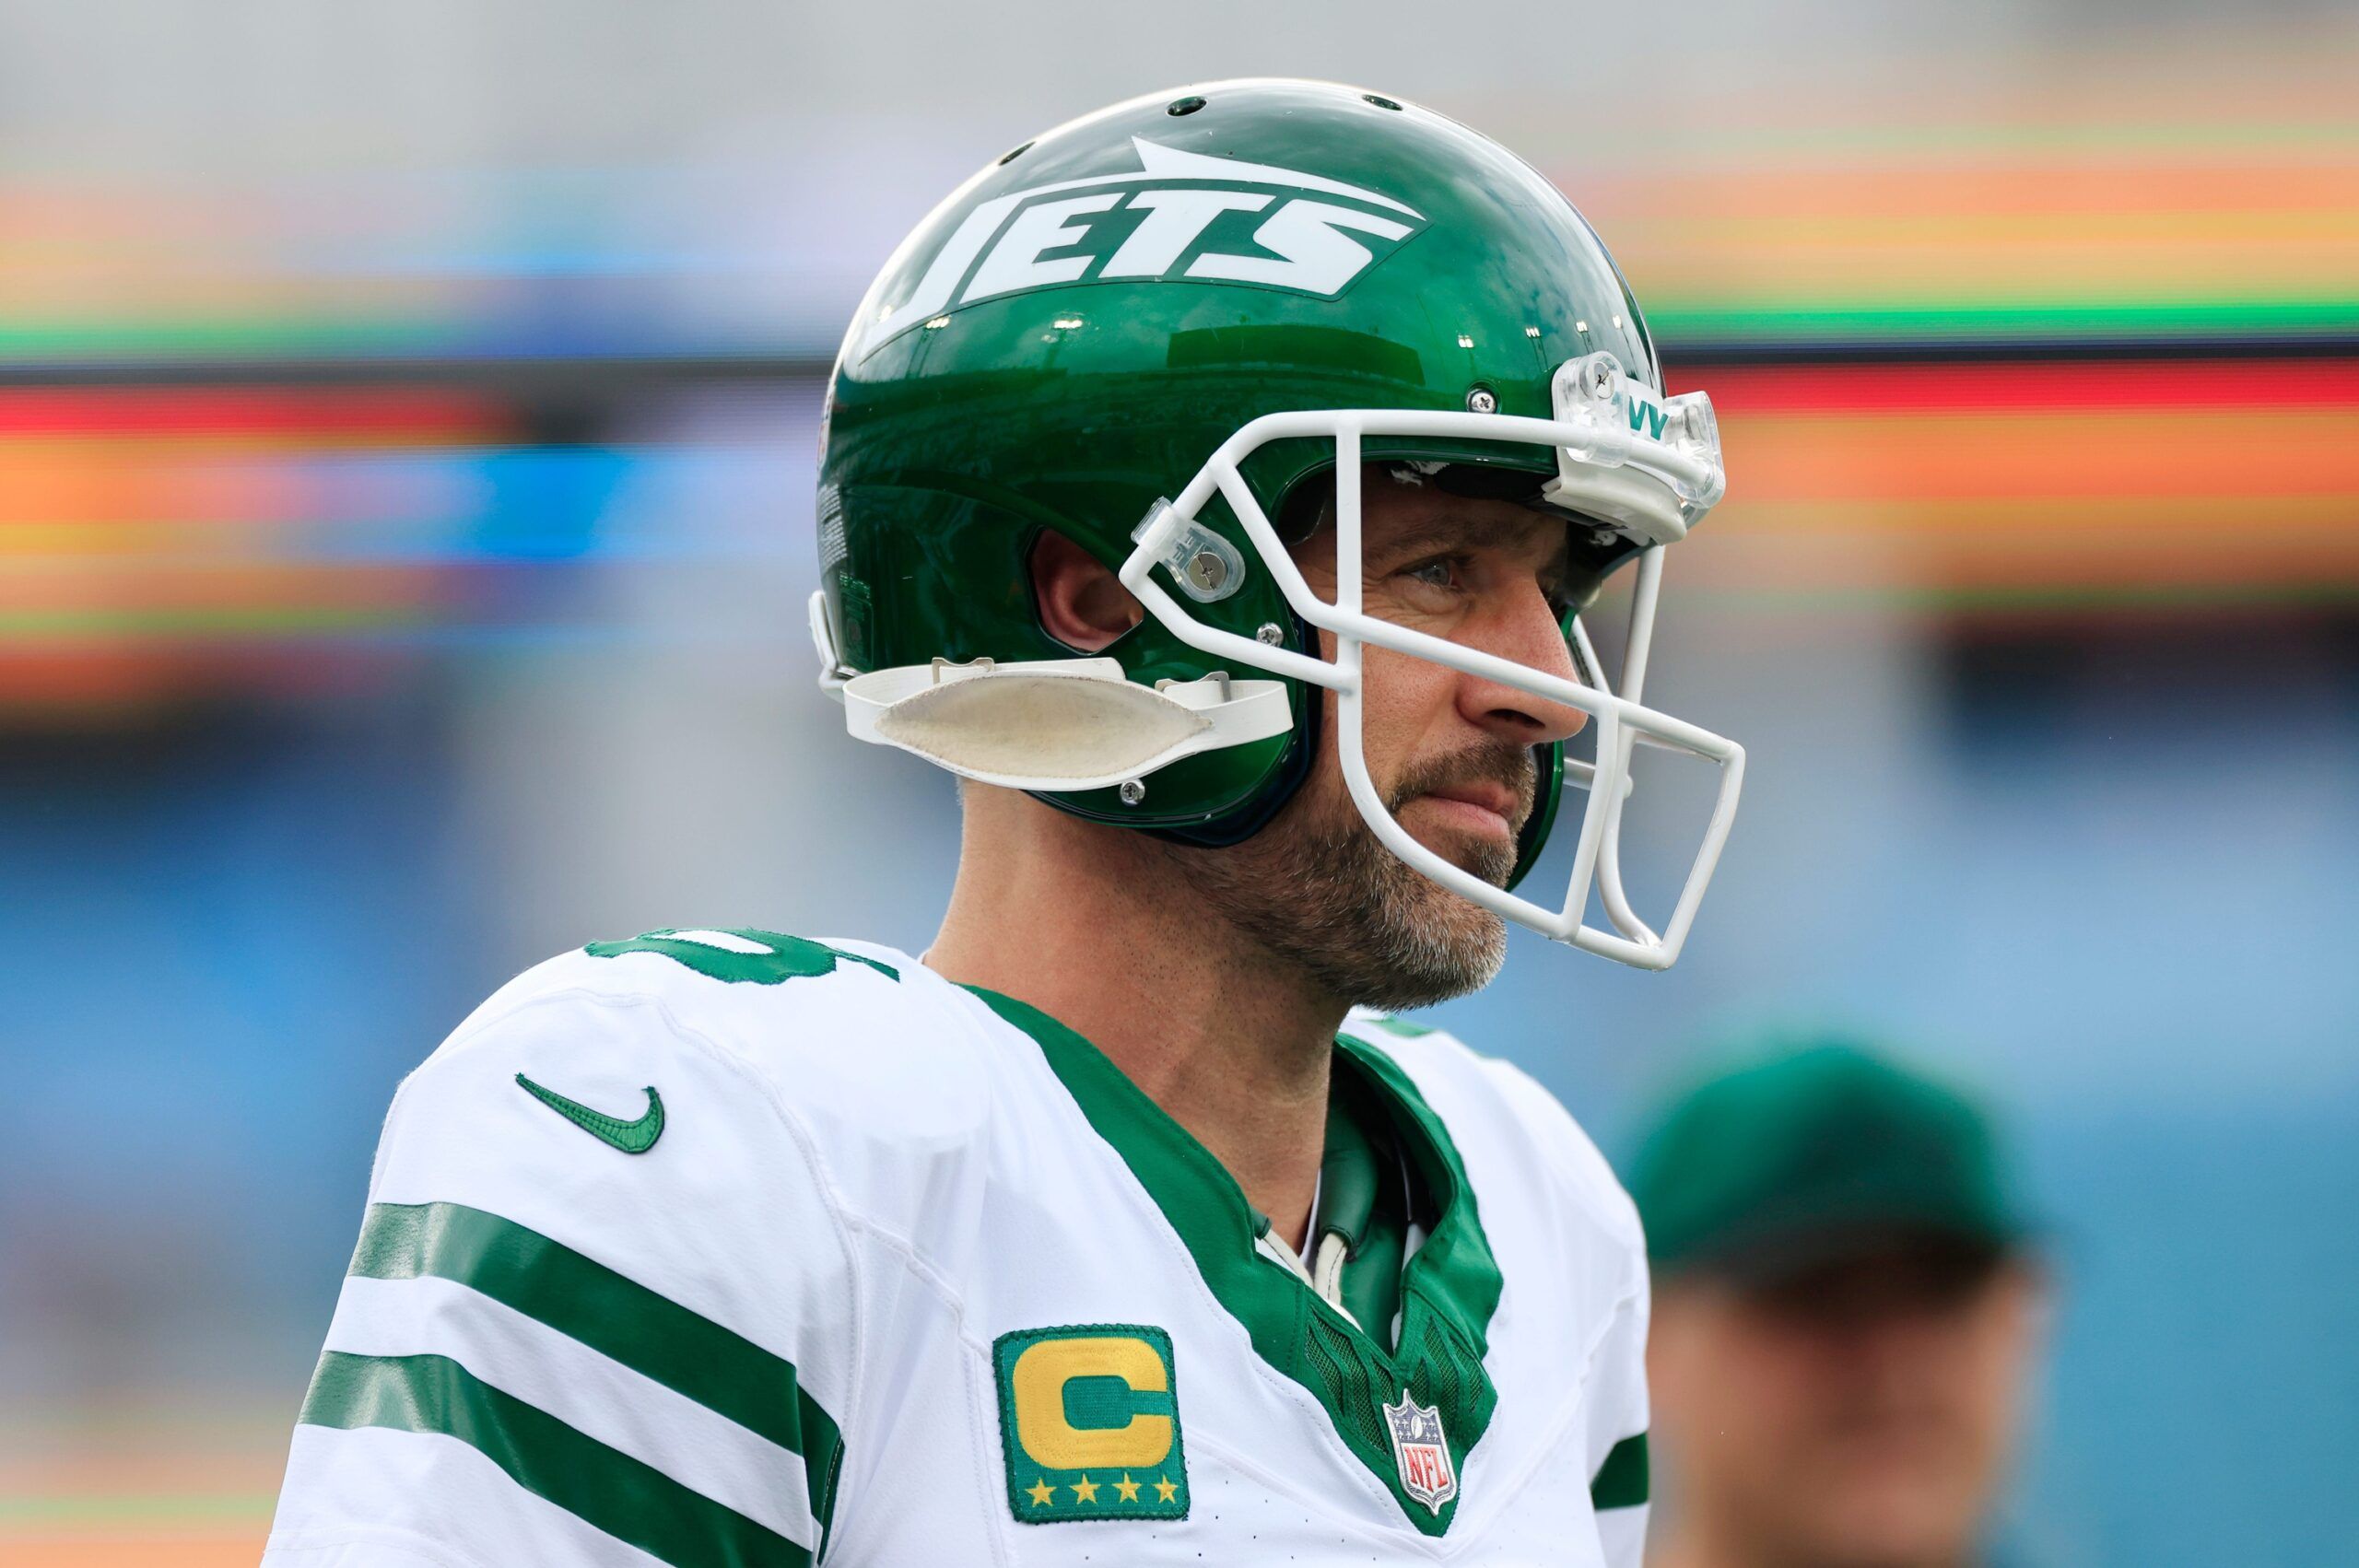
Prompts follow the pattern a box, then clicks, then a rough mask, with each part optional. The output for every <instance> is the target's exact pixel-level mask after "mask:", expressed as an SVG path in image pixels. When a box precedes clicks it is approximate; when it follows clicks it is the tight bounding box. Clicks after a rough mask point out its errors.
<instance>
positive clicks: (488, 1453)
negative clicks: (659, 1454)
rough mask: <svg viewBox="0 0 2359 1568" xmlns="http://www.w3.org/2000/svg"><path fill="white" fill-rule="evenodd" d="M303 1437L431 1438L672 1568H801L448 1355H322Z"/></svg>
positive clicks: (790, 1547) (736, 1521)
mask: <svg viewBox="0 0 2359 1568" xmlns="http://www.w3.org/2000/svg"><path fill="white" fill-rule="evenodd" d="M299 1420H300V1421H301V1422H303V1423H304V1424H306V1425H310V1426H327V1427H339V1428H343V1429H345V1430H347V1431H349V1430H351V1429H354V1428H357V1427H370V1426H377V1427H389V1428H392V1429H393V1430H394V1431H396V1432H420V1433H440V1434H441V1435H443V1436H446V1437H455V1438H457V1439H458V1440H459V1441H460V1442H462V1443H464V1444H466V1445H468V1446H469V1447H472V1448H475V1449H476V1450H477V1451H479V1452H480V1453H482V1454H483V1455H484V1456H485V1457H487V1458H489V1459H490V1460H491V1462H492V1463H493V1464H495V1465H498V1466H499V1468H500V1469H502V1470H504V1471H506V1472H507V1473H508V1477H509V1479H510V1480H513V1481H514V1482H515V1483H516V1484H517V1485H519V1486H521V1487H522V1488H523V1489H524V1490H525V1491H527V1492H532V1493H534V1495H535V1496H538V1497H541V1498H544V1499H546V1500H547V1501H548V1502H550V1503H553V1504H557V1506H558V1507H560V1508H562V1509H564V1510H565V1511H566V1512H567V1513H569V1514H571V1515H575V1516H576V1517H578V1518H580V1519H582V1520H584V1521H586V1522H587V1523H589V1524H591V1525H593V1526H595V1527H597V1528H599V1529H601V1530H604V1531H605V1532H606V1534H608V1535H610V1536H613V1537H614V1538H615V1539H617V1540H622V1541H628V1542H629V1543H630V1544H631V1545H633V1546H635V1547H637V1548H639V1549H640V1550H641V1551H644V1552H647V1553H648V1554H649V1555H651V1556H652V1557H656V1558H658V1559H661V1560H662V1561H663V1562H668V1563H671V1564H672V1565H673V1568H808V1564H809V1563H810V1562H811V1553H810V1552H809V1551H807V1550H804V1548H802V1547H800V1546H797V1545H796V1544H795V1543H794V1542H792V1541H791V1540H789V1539H786V1538H785V1537H784V1536H782V1535H780V1534H778V1533H777V1532H776V1531H774V1530H771V1529H769V1528H766V1527H763V1526H761V1525H759V1524H757V1523H755V1522H754V1521H753V1520H751V1519H748V1518H747V1517H745V1515H743V1514H740V1513H738V1512H736V1511H735V1510H734V1509H731V1508H726V1507H723V1506H722V1504H718V1503H715V1502H713V1501H712V1500H711V1499H710V1498H709V1497H706V1496H704V1495H702V1494H701V1493H699V1492H695V1491H692V1490H690V1489H689V1488H687V1487H686V1486H683V1485H681V1484H680V1483H679V1482H678V1481H676V1480H673V1479H672V1478H671V1477H670V1476H667V1475H665V1474H664V1473H663V1471H661V1470H658V1469H654V1468H653V1467H652V1466H650V1465H647V1464H643V1463H641V1462H640V1460H638V1459H634V1458H632V1457H630V1456H629V1455H628V1454H623V1453H618V1452H616V1450H615V1449H612V1448H609V1447H607V1446H606V1445H604V1444H603V1443H601V1442H599V1441H598V1440H597V1439H595V1438H593V1437H589V1436H585V1435H584V1434H583V1433H580V1432H578V1431H576V1430H575V1429H573V1428H572V1427H570V1426H568V1425H567V1424H566V1423H565V1422H561V1421H559V1420H557V1418H556V1417H555V1416H552V1415H549V1414H547V1413H546V1412H545V1411H542V1410H536V1409H534V1407H533V1406H531V1405H528V1404H526V1403H524V1401H523V1400H522V1399H519V1398H514V1397H512V1396H511V1395H508V1394H503V1393H501V1392H500V1391H499V1389H497V1388H494V1387H491V1386H490V1385H489V1384H487V1383H483V1382H480V1381H478V1380H477V1379H476V1378H475V1376H474V1375H472V1374H471V1373H469V1372H468V1371H467V1369H466V1368H465V1367H463V1366H461V1365H460V1364H459V1363H457V1362H455V1361H452V1360H451V1359H450V1358H449V1357H448V1356H434V1355H419V1356H358V1355H347V1354H346V1353H345V1352H342V1351H330V1352H327V1353H326V1354H324V1355H323V1356H321V1357H320V1365H319V1370H318V1371H316V1372H315V1373H313V1374H312V1375H311V1393H310V1394H309V1395H307V1396H306V1397H305V1398H304V1400H303V1413H302V1415H301V1416H300V1417H299Z"/></svg>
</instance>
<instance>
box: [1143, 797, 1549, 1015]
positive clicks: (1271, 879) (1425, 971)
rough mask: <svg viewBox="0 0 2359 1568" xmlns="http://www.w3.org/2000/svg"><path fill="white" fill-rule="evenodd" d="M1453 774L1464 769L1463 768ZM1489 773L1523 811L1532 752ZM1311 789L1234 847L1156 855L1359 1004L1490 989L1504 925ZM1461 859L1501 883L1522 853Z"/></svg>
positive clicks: (1269, 946)
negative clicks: (1508, 785)
mask: <svg viewBox="0 0 2359 1568" xmlns="http://www.w3.org/2000/svg"><path fill="white" fill-rule="evenodd" d="M1510 769H1512V771H1509V770H1510ZM1489 771H1491V772H1493V773H1494V775H1495V776H1496V775H1501V774H1504V775H1505V776H1507V777H1508V778H1511V779H1512V780H1513V781H1514V782H1515V783H1516V784H1517V786H1518V788H1519V790H1520V793H1521V795H1522V797H1523V799H1524V801H1525V802H1526V806H1525V810H1526V812H1527V813H1528V812H1529V810H1530V802H1531V799H1532V782H1533V779H1532V764H1531V762H1530V759H1529V754H1528V753H1518V754H1516V755H1515V758H1514V761H1513V763H1511V764H1510V763H1508V762H1506V761H1504V760H1502V761H1501V763H1500V765H1499V766H1498V767H1496V768H1493V769H1490V770H1489ZM1465 773H1466V769H1465V767H1464V766H1462V765H1461V766H1458V767H1454V768H1451V769H1449V775H1450V777H1452V778H1459V777H1463V776H1464V775H1465ZM1439 782H1441V780H1440V779H1438V778H1432V777H1431V774H1430V772H1429V774H1428V776H1427V777H1426V778H1421V779H1418V780H1413V781H1410V782H1409V783H1407V784H1404V786H1403V787H1402V789H1400V790H1397V791H1396V792H1395V794H1394V795H1393V796H1391V797H1389V798H1388V799H1387V800H1386V801H1385V805H1386V807H1387V809H1388V810H1391V812H1393V813H1395V814H1396V815H1397V814H1398V813H1399V812H1400V809H1401V807H1402V806H1403V805H1404V804H1406V803H1407V802H1409V801H1411V800H1413V799H1414V798H1415V797H1416V796H1417V795H1418V794H1420V793H1423V792H1425V791H1426V790H1428V789H1431V788H1434V787H1436V786H1437V785H1438V783H1439ZM1315 792H1316V791H1314V790H1313V789H1311V788H1306V789H1304V790H1301V791H1300V792H1299V793H1297V795H1296V796H1295V798H1294V799H1293V800H1292V801H1290V802H1287V804H1286V807H1285V810H1284V811H1282V812H1280V813H1278V815H1277V817H1276V818H1275V819H1274V820H1273V821H1272V822H1271V823H1270V825H1268V826H1267V827H1265V828H1263V829H1262V831H1261V832H1260V833H1257V834H1255V835H1254V836H1253V837H1251V838H1249V839H1247V840H1246V841H1245V842H1244V843H1242V844H1239V845H1236V846H1234V847H1232V848H1226V849H1217V850H1207V849H1201V848H1189V847H1187V846H1184V845H1177V844H1166V845H1163V846H1161V848H1163V850H1164V852H1165V854H1166V855H1167V856H1168V858H1169V859H1170V860H1171V862H1172V864H1173V866H1174V867H1175V869H1176V870H1177V871H1178V872H1179V873H1180V876H1181V877H1182V878H1183V879H1184V880H1186V881H1187V882H1188V883H1189V884H1190V885H1191V886H1192V887H1193V888H1194V889H1195V890H1196V893H1197V895H1198V896H1199V897H1201V898H1202V899H1203V902H1204V904H1205V905H1206V906H1207V907H1208V908H1209V909H1210V910H1211V911H1212V913H1213V914H1215V916H1217V917H1219V918H1220V919H1223V920H1226V922H1227V923H1228V924H1229V925H1231V926H1233V927H1235V928H1236V929H1237V930H1238V931H1240V932H1242V933H1243V934H1244V936H1245V937H1246V939H1247V940H1248V941H1249V942H1252V943H1253V944H1255V945H1256V946H1258V947H1260V948H1261V949H1262V951H1264V952H1266V953H1269V954H1272V955H1273V956H1274V957H1276V958H1278V959H1280V960H1282V961H1285V962H1286V963H1289V964H1292V965H1296V966H1297V967H1298V968H1299V969H1301V971H1302V972H1303V973H1304V974H1306V975H1308V976H1309V977H1310V978H1311V979H1312V980H1313V981H1315V982H1316V983H1317V984H1318V985H1319V986H1320V988H1321V989H1324V990H1326V991H1327V992H1328V993H1330V994H1331V995H1332V996H1335V997H1337V998H1339V999H1341V1000H1344V1002H1346V1003H1348V1004H1350V1005H1352V1006H1355V1007H1372V1008H1377V1009H1379V1010H1381V1011H1384V1012H1406V1011H1408V1010H1410V1009H1413V1008H1419V1007H1431V1006H1432V1005H1434V1004H1435V1003H1436V1002H1441V1001H1448V1000H1450V999H1451V998H1452V997H1460V996H1464V995H1466V994H1467V993H1469V992H1471V991H1477V990H1480V989H1483V988H1484V987H1485V986H1486V985H1488V984H1490V983H1491V981H1492V980H1493V979H1494V978H1496V977H1497V975H1498V972H1499V966H1500V965H1502V964H1504V963H1505V962H1506V961H1507V953H1508V930H1507V923H1506V922H1505V921H1504V920H1502V919H1499V917H1497V916H1496V915H1494V914H1492V913H1491V912H1490V911H1489V910H1487V909H1485V908H1482V907H1479V906H1477V905H1474V904H1471V903H1469V902H1468V901H1467V900H1465V899H1463V898H1461V897H1460V896H1459V895H1457V894H1455V893H1452V892H1450V891H1449V889H1448V888H1446V887H1443V886H1442V885H1441V884H1440V883H1437V882H1435V881H1434V880H1433V879H1432V878H1430V877H1428V876H1426V874H1425V873H1424V872H1419V871H1417V870H1415V869H1414V868H1413V867H1411V866H1410V865H1409V864H1408V862H1406V861H1405V860H1402V859H1401V858H1400V857H1399V856H1397V855H1395V854H1394V853H1393V852H1392V851H1391V850H1390V849H1388V848H1385V847H1384V846H1383V844H1382V843H1380V842H1379V840H1378V839H1377V837H1376V834H1375V832H1374V831H1373V830H1372V829H1371V828H1370V827H1369V826H1368V825H1367V821H1366V820H1365V819H1363V818H1362V817H1361V815H1360V813H1359V810H1358V808H1357V807H1356V806H1354V805H1353V804H1352V803H1351V802H1350V800H1349V799H1348V798H1345V799H1343V800H1341V801H1339V802H1334V803H1333V804H1332V806H1330V807H1329V808H1328V809H1327V810H1326V811H1324V812H1323V813H1322V812H1320V810H1319V806H1320V803H1321V802H1314V800H1313V799H1312V797H1313V795H1314V793H1315ZM1461 863H1464V864H1465V869H1466V870H1467V871H1469V872H1473V874H1474V875H1476V876H1479V877H1481V878H1482V879H1483V880H1484V881H1485V882H1487V883H1491V884H1492V885H1493V886H1495V887H1503V886H1505V885H1506V884H1507V880H1508V876H1509V875H1511V874H1512V873H1513V872H1514V870H1515V853H1514V851H1513V850H1512V849H1509V848H1500V847H1499V846H1497V845H1495V844H1485V845H1483V846H1482V847H1481V848H1479V849H1478V850H1476V851H1475V853H1474V854H1473V858H1472V861H1471V863H1466V862H1461Z"/></svg>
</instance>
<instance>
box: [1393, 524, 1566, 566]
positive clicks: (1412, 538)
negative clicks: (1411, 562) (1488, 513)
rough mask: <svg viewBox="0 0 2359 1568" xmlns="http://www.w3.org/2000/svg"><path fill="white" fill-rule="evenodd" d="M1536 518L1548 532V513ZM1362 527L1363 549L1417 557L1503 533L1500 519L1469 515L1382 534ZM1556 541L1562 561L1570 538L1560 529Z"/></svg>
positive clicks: (1487, 541)
mask: <svg viewBox="0 0 2359 1568" xmlns="http://www.w3.org/2000/svg"><path fill="white" fill-rule="evenodd" d="M1534 520H1535V521H1536V522H1537V524H1538V525H1539V526H1538V527H1536V528H1535V529H1534V530H1533V532H1544V531H1545V529H1546V527H1547V525H1548V523H1549V521H1550V519H1549V517H1548V515H1547V514H1546V513H1538V512H1535V513H1534ZM1362 526H1363V531H1362V533H1361V543H1360V548H1361V549H1362V550H1363V551H1381V552H1382V553H1383V554H1385V555H1386V556H1414V555H1420V554H1423V553H1424V552H1426V551H1428V550H1441V549H1451V548H1461V547H1463V546H1465V545H1468V544H1491V543H1497V542H1499V539H1498V536H1499V534H1500V533H1501V532H1502V526H1501V524H1500V522H1499V521H1498V520H1496V519H1487V518H1486V519H1482V520H1479V521H1478V520H1474V519H1469V518H1450V517H1439V518H1434V519H1431V520H1429V521H1422V522H1417V523H1414V524H1410V525H1407V526H1405V527H1403V528H1402V530H1401V531H1400V532H1397V533H1386V534H1384V535H1383V536H1381V537H1370V536H1369V535H1368V534H1367V532H1366V525H1365V523H1363V525H1362ZM1521 538H1522V535H1521V534H1520V533H1519V534H1517V535H1516V536H1515V542H1517V543H1520V542H1521ZM1555 540H1556V543H1557V546H1558V547H1557V550H1556V552H1555V556H1554V557H1553V558H1555V559H1559V560H1561V559H1562V558H1563V557H1564V556H1565V555H1566V553H1567V550H1568V549H1569V546H1570V537H1569V535H1568V534H1567V533H1566V532H1563V531H1562V530H1559V532H1558V533H1557V534H1556V535H1555Z"/></svg>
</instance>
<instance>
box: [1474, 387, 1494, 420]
mask: <svg viewBox="0 0 2359 1568" xmlns="http://www.w3.org/2000/svg"><path fill="white" fill-rule="evenodd" d="M1466 407H1467V411H1468V412H1469V413H1472V414H1496V413H1497V412H1498V411H1499V399H1498V394H1497V393H1496V392H1493V391H1492V390H1491V389H1490V388H1488V387H1476V388H1475V389H1474V390H1473V392H1468V393H1467V394H1466Z"/></svg>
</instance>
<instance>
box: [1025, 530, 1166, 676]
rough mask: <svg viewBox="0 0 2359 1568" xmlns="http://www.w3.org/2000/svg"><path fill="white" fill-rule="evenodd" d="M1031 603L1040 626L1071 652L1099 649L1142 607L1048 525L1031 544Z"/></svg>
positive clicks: (1133, 621)
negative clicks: (1035, 609) (1038, 617)
mask: <svg viewBox="0 0 2359 1568" xmlns="http://www.w3.org/2000/svg"><path fill="white" fill-rule="evenodd" d="M1031 573H1032V603H1033V604H1034V605H1035V606H1037V607H1038V609H1039V614H1040V629H1041V630H1042V631H1044V632H1047V633H1048V634H1049V635H1050V637H1052V638H1056V639H1057V640H1058V641H1059V642H1061V643H1063V644H1064V645H1065V646H1066V647H1067V648H1070V649H1073V650H1074V652H1076V653H1099V652H1103V651H1104V650H1105V649H1106V648H1107V647H1108V645H1109V644H1110V643H1112V642H1113V641H1114V639H1115V638H1119V637H1121V635H1122V634H1123V633H1124V632H1126V631H1129V630H1130V629H1131V628H1132V627H1133V626H1137V625H1138V624H1139V622H1140V621H1141V620H1142V619H1143V618H1144V616H1145V614H1146V612H1145V611H1144V610H1143V609H1142V608H1140V606H1139V602H1138V601H1137V600H1135V599H1133V598H1132V597H1131V591H1130V590H1129V589H1127V588H1124V587H1123V586H1122V579H1121V578H1119V577H1116V576H1115V575H1114V570H1113V568H1111V567H1109V566H1107V565H1106V564H1105V563H1104V562H1102V561H1100V560H1099V559H1098V558H1097V556H1093V555H1091V554H1090V553H1089V552H1088V551H1086V550H1085V549H1083V548H1082V547H1081V546H1080V545H1078V544H1074V542H1073V541H1072V540H1070V539H1068V538H1066V537H1065V536H1064V535H1063V534H1062V533H1059V532H1055V531H1053V530H1050V529H1043V530H1041V532H1040V537H1039V538H1038V539H1036V540H1034V541H1033V543H1032V560H1031Z"/></svg>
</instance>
